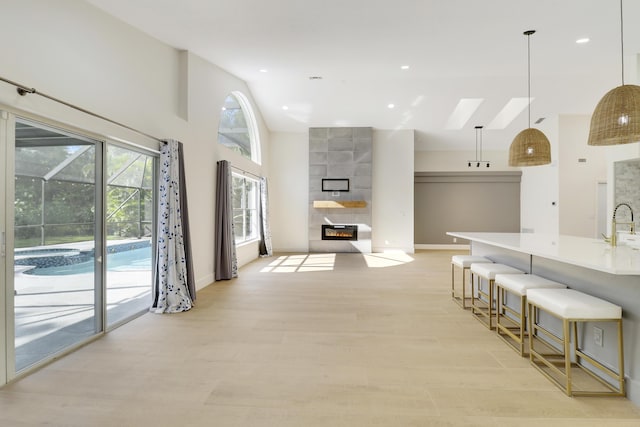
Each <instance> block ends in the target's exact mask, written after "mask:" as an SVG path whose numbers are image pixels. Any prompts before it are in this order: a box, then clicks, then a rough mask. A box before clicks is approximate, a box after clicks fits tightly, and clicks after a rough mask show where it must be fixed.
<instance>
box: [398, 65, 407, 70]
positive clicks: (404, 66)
mask: <svg viewBox="0 0 640 427" xmlns="http://www.w3.org/2000/svg"><path fill="white" fill-rule="evenodd" d="M400 69H401V70H408V69H409V66H408V65H402V66H401V67H400Z"/></svg>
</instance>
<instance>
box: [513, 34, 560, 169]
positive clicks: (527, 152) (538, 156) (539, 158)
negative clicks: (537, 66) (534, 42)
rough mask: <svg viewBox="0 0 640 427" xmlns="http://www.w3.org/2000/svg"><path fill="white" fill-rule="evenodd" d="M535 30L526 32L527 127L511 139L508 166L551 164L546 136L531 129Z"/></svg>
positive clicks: (549, 147)
mask: <svg viewBox="0 0 640 427" xmlns="http://www.w3.org/2000/svg"><path fill="white" fill-rule="evenodd" d="M535 32H536V31H535V30H527V31H525V32H524V33H523V34H524V35H525V36H527V96H528V98H529V104H528V115H529V127H528V128H527V129H525V130H523V131H521V132H520V133H519V134H517V135H516V137H515V138H514V139H513V142H512V143H511V147H509V166H538V165H547V164H549V163H551V144H550V143H549V140H548V139H547V137H546V135H545V134H544V133H543V132H542V131H540V130H538V129H534V128H532V127H531V41H530V40H531V35H532V34H534V33H535Z"/></svg>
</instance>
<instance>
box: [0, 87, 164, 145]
mask: <svg viewBox="0 0 640 427" xmlns="http://www.w3.org/2000/svg"><path fill="white" fill-rule="evenodd" d="M0 80H2V81H3V82H5V83H9V84H10V85H13V86H15V87H16V91H17V92H18V94H19V95H20V96H26V95H28V94H32V93H33V94H36V95H40V96H42V97H43V98H47V99H50V100H51V101H54V102H57V103H59V104H62V105H66V106H67V107H69V108H73V109H74V110H78V111H80V112H83V113H85V114H88V115H90V116H93V117H97V118H99V119H101V120H104V121H107V122H109V123H112V124H114V125H117V126H120V127H122V128H125V129H128V130H130V131H132V132H135V133H137V134H138V135H142V136H146V137H147V138H151V139H154V140H156V141H158V142H164V141H163V140H161V139H160V138H156V137H155V136H153V135H149V134H148V133H145V132H142V131H140V130H138V129H135V128H132V127H131V126H127V125H125V124H122V123H120V122H116V121H115V120H111V119H109V118H107V117H105V116H101V115H100V114H97V113H94V112H92V111H89V110H85V109H84V108H82V107H78V106H77V105H73V104H71V103H69V102H66V101H63V100H61V99H58V98H55V97H53V96H51V95H47V94H46V93H43V92H39V91H37V90H36V89H35V88H29V87H27V86H25V85H23V84H20V83H16V82H14V81H11V80H9V79H5V78H4V77H2V76H0Z"/></svg>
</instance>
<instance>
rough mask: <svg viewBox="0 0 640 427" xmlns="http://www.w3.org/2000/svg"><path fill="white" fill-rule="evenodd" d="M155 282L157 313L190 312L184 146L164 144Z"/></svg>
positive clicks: (191, 283)
mask: <svg viewBox="0 0 640 427" xmlns="http://www.w3.org/2000/svg"><path fill="white" fill-rule="evenodd" d="M156 234H157V235H156V239H157V241H156V263H155V268H154V274H153V275H154V280H153V283H154V285H153V304H152V306H151V311H153V312H155V313H177V312H181V311H187V310H189V309H191V307H192V306H193V304H194V301H195V296H196V292H195V283H194V278H193V261H192V257H191V241H190V237H189V221H188V211H187V189H186V181H185V174H184V160H183V151H182V143H181V142H178V141H175V140H172V139H170V140H167V141H163V142H162V147H161V152H160V170H159V173H158V223H157V233H156Z"/></svg>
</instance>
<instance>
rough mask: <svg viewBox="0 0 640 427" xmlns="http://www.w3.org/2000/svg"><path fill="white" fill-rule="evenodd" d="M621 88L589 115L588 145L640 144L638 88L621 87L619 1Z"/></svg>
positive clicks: (614, 91)
mask: <svg viewBox="0 0 640 427" xmlns="http://www.w3.org/2000/svg"><path fill="white" fill-rule="evenodd" d="M620 46H621V47H622V86H618V87H617V88H615V89H611V90H610V91H609V92H607V94H606V95H605V96H604V97H602V99H601V100H600V102H598V105H596V109H595V110H594V111H593V115H592V116H591V127H590V129H589V141H588V144H589V145H617V144H629V143H632V142H638V141H640V86H636V85H626V84H624V28H623V20H622V0H620Z"/></svg>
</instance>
